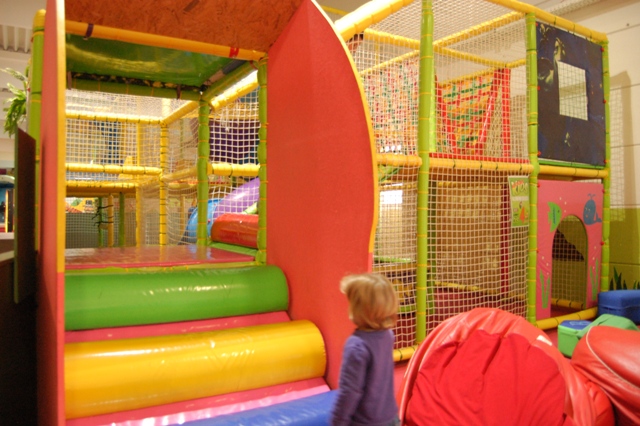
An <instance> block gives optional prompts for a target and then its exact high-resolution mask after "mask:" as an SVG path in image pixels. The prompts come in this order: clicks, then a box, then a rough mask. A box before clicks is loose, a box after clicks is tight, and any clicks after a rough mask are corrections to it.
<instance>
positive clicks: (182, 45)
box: [66, 21, 266, 61]
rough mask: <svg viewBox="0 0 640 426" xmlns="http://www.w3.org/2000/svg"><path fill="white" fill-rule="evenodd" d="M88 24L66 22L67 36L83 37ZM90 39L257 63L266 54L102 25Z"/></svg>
mask: <svg viewBox="0 0 640 426" xmlns="http://www.w3.org/2000/svg"><path fill="white" fill-rule="evenodd" d="M88 26H89V24H87V23H84V22H75V21H66V32H67V34H74V35H79V36H83V37H84V36H85V35H86V34H87V28H88ZM91 37H93V38H100V39H105V40H115V41H124V42H127V43H134V44H142V45H145V46H153V47H163V48H166V49H175V50H180V51H185V52H193V53H204V54H207V55H214V56H221V57H223V58H234V59H241V60H245V61H257V60H258V59H260V58H262V57H263V56H264V55H266V53H264V52H259V51H256V50H249V49H239V48H233V47H228V46H220V45H216V44H210V43H203V42H199V41H192V40H185V39H180V38H173V37H166V36H160V35H156V34H149V33H140V32H137V31H130V30H124V29H121V28H111V27H105V26H102V25H93V29H92V31H91Z"/></svg>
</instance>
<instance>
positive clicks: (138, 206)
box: [136, 123, 143, 247]
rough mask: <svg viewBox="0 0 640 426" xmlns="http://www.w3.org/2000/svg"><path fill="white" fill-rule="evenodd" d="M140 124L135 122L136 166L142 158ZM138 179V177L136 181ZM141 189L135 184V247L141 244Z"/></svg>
mask: <svg viewBox="0 0 640 426" xmlns="http://www.w3.org/2000/svg"><path fill="white" fill-rule="evenodd" d="M141 157H142V124H140V123H138V124H136V166H138V167H139V166H140V165H141V164H140V163H141V160H142V158H141ZM139 181H140V180H139V179H138V182H139ZM141 195H142V191H141V190H140V187H139V186H136V247H140V246H141V245H142V220H143V216H142V198H141Z"/></svg>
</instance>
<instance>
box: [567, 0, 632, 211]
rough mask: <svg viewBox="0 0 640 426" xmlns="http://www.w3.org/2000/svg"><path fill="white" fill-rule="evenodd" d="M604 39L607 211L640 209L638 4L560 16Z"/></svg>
mask: <svg viewBox="0 0 640 426" xmlns="http://www.w3.org/2000/svg"><path fill="white" fill-rule="evenodd" d="M566 17H567V18H568V19H571V20H573V21H575V22H577V23H580V24H582V25H584V26H587V27H589V28H593V29H594V30H597V31H601V32H604V33H606V34H607V37H608V39H609V67H610V77H611V100H610V105H609V106H610V109H611V171H612V173H611V179H612V181H611V186H612V187H611V196H612V197H611V207H612V208H638V207H640V173H638V172H639V170H638V168H639V167H640V67H639V65H640V42H639V40H640V1H638V0H604V1H601V2H600V3H597V4H595V5H593V6H592V7H588V8H585V9H583V10H581V11H578V12H574V13H572V14H569V15H567V16H566Z"/></svg>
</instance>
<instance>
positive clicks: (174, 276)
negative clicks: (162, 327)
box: [65, 266, 289, 330]
mask: <svg viewBox="0 0 640 426" xmlns="http://www.w3.org/2000/svg"><path fill="white" fill-rule="evenodd" d="M65 282H66V283H65V329H66V330H86V329H92V328H104V327H119V326H129V325H143V324H162V323H168V322H178V321H189V320H198V319H211V318H222V317H228V316H238V315H249V314H256V313H263V312H276V311H282V310H286V309H287V307H288V303H289V292H288V288H287V282H286V278H285V276H284V274H283V272H282V271H281V270H280V268H278V267H276V266H252V267H245V268H211V269H193V270H180V271H154V272H151V271H149V272H147V271H138V272H135V273H128V274H121V273H104V272H102V273H100V272H91V273H87V274H76V273H74V274H67V276H66V277H65Z"/></svg>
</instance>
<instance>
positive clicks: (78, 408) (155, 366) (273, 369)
mask: <svg viewBox="0 0 640 426" xmlns="http://www.w3.org/2000/svg"><path fill="white" fill-rule="evenodd" d="M64 362H65V391H66V410H65V411H66V417H67V418H69V419H70V418H77V417H86V416H92V415H98V414H106V413H113V412H118V411H123V410H132V409H137V408H143V407H149V406H153V405H160V404H167V403H172V402H177V401H184V400H189V399H194V398H202V397H207V396H214V395H222V394H226V393H230V392H238V391H244V390H249V389H257V388H261V387H265V386H272V385H277V384H282V383H289V382H294V381H298V380H305V379H311V378H315V377H321V376H322V375H323V374H324V370H325V365H326V355H325V348H324V342H323V340H322V335H321V334H320V331H319V330H318V329H317V327H316V326H315V325H313V324H312V323H311V322H309V321H291V322H286V323H278V324H269V325H260V326H253V327H244V328H234V329H228V330H218V331H211V332H205V333H193V334H184V335H171V336H158V337H148V338H141V339H126V340H111V341H99V342H85V343H69V344H67V345H65V360H64Z"/></svg>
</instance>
